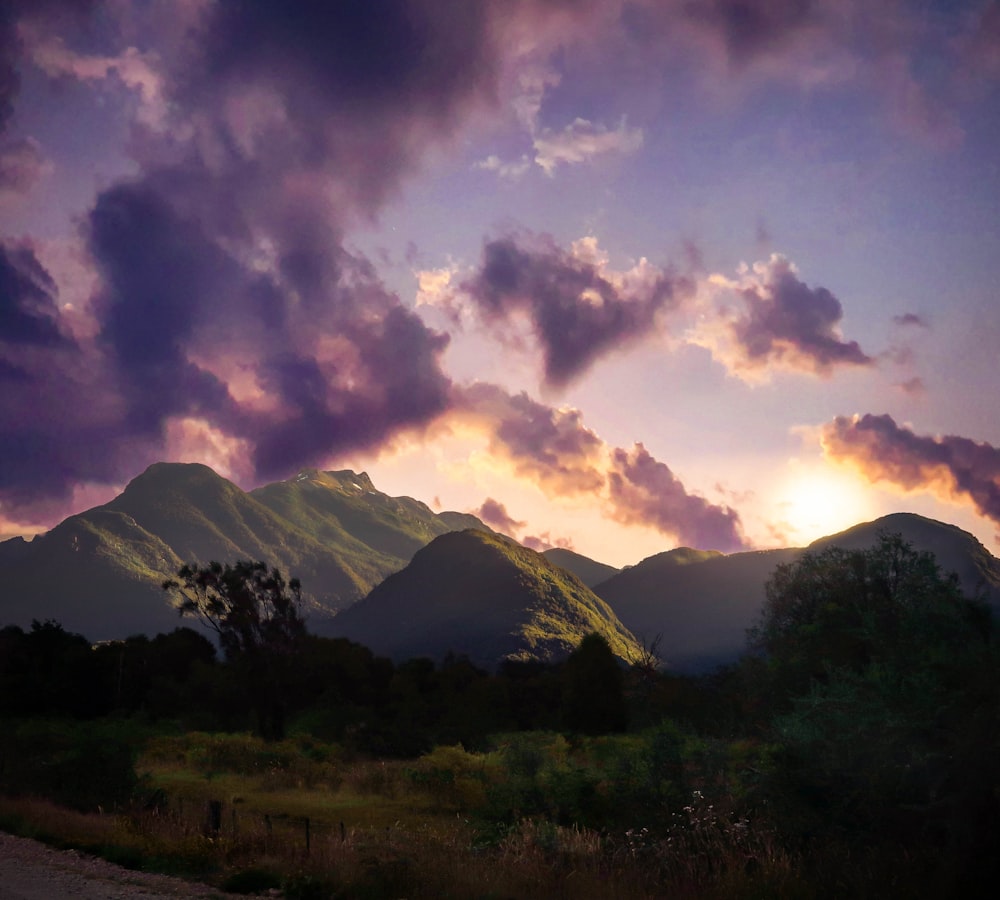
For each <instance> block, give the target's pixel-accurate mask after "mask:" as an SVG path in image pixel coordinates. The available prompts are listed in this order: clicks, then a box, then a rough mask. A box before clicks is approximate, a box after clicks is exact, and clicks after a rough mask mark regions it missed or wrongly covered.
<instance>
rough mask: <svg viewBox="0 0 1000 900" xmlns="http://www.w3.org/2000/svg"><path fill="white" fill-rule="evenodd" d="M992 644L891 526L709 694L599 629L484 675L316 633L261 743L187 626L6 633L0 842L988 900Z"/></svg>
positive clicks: (215, 863) (717, 892) (235, 691)
mask: <svg viewBox="0 0 1000 900" xmlns="http://www.w3.org/2000/svg"><path fill="white" fill-rule="evenodd" d="M993 634H994V626H993V624H992V622H991V619H990V617H989V614H988V613H987V612H986V611H985V610H984V609H983V608H982V607H981V606H980V605H978V604H977V603H975V602H972V601H969V600H967V599H966V598H964V597H962V596H961V594H960V593H959V591H958V589H957V586H956V584H955V582H954V580H953V579H950V578H947V577H945V576H943V575H942V574H941V573H940V572H939V571H938V570H937V567H936V566H935V564H934V561H933V559H931V558H930V557H928V556H927V555H925V554H918V553H915V552H914V551H913V550H912V549H911V548H909V547H908V546H907V545H905V544H903V543H902V542H901V541H899V540H898V539H894V538H891V537H886V538H884V539H883V541H882V543H881V544H880V545H879V546H878V547H877V548H875V549H874V550H872V551H864V552H852V553H846V552H842V551H836V550H835V551H828V552H826V553H824V554H820V555H818V556H807V557H806V558H805V559H804V560H802V561H801V562H799V563H796V564H795V565H792V566H787V567H782V568H780V569H779V570H778V571H777V572H776V573H775V576H774V578H772V580H771V582H770V584H769V587H768V602H767V606H766V608H765V611H764V615H763V617H762V620H761V624H760V627H759V628H758V629H757V630H756V631H755V632H754V633H753V634H752V635H751V644H750V649H751V650H752V651H753V652H751V653H749V654H748V655H747V657H746V658H745V659H744V660H743V661H742V662H741V664H740V665H739V666H736V667H734V668H732V669H730V670H727V671H721V672H717V673H715V674H714V675H712V676H710V677H706V678H702V679H682V678H677V677H671V676H669V675H665V674H663V673H662V672H660V671H658V670H657V667H656V664H655V663H656V660H655V653H653V652H650V653H649V654H647V655H646V657H644V658H642V659H637V660H636V661H635V664H634V665H633V666H632V668H631V669H630V670H629V671H627V672H623V671H622V670H621V669H620V668H618V667H617V666H616V665H615V664H614V662H613V657H612V655H611V653H610V650H609V648H608V647H607V645H606V644H604V643H603V642H602V641H601V639H600V638H596V637H591V638H588V639H586V640H585V641H584V642H583V643H582V644H581V646H580V647H579V648H578V650H577V651H576V652H575V653H574V654H573V655H572V656H571V657H570V659H569V660H567V661H566V663H564V664H562V665H560V666H543V665H531V664H527V663H520V664H511V665H508V666H505V667H502V668H501V670H500V671H499V672H497V673H493V674H489V673H485V672H481V671H479V670H477V669H476V668H475V667H472V666H470V665H469V664H468V663H466V662H464V661H463V660H460V659H452V660H449V661H447V662H446V663H445V664H442V665H434V664H433V663H431V662H430V661H427V660H414V661H411V662H409V663H405V664H402V665H400V666H394V665H392V664H391V663H389V662H388V661H387V660H378V659H376V658H374V657H372V656H371V654H369V653H367V651H365V650H364V648H361V647H358V646H357V645H351V644H349V643H348V642H323V641H320V640H319V639H312V638H308V637H304V638H303V641H304V643H303V645H302V648H301V649H300V651H299V654H298V655H297V657H296V663H297V664H296V666H295V667H294V668H293V669H292V670H291V671H288V672H285V675H284V676H283V677H287V678H288V679H289V681H288V682H287V684H286V688H287V687H288V686H292V687H294V688H295V690H292V691H290V692H289V694H288V697H287V698H286V699H287V702H288V708H287V714H288V728H287V731H288V734H289V736H288V737H286V738H285V739H283V740H273V739H272V740H269V741H265V740H264V739H263V738H262V737H255V736H252V735H251V734H249V733H248V729H251V728H253V726H254V724H255V723H256V722H257V719H256V716H255V714H254V704H253V702H252V698H250V697H246V696H244V695H243V693H241V688H242V689H245V688H246V686H247V684H248V683H249V682H247V680H246V679H242V680H240V679H235V678H234V677H233V675H234V672H238V667H236V666H234V661H233V660H226V661H219V660H217V659H215V655H214V650H213V649H212V647H211V645H207V647H208V649H207V650H206V647H205V645H204V644H203V643H201V639H200V638H198V636H197V635H195V634H194V633H193V632H185V631H183V630H180V631H178V632H176V633H174V634H173V635H166V636H159V637H157V638H155V639H153V640H152V641H149V640H146V639H138V638H136V639H131V640H130V641H128V642H124V643H121V644H115V645H108V646H105V647H98V648H96V649H91V648H90V647H89V645H87V644H86V642H85V641H83V639H78V637H77V636H73V635H67V634H65V633H64V632H62V630H61V629H59V628H58V627H57V626H55V625H54V624H52V623H48V624H39V625H37V626H36V627H35V628H34V629H33V630H32V631H30V632H28V633H24V632H20V630H19V629H5V630H4V631H3V632H0V651H2V655H0V661H3V665H2V667H0V668H2V672H0V674H2V677H3V679H4V682H3V685H2V686H3V687H4V690H3V691H2V692H0V698H2V700H0V702H2V703H3V704H4V708H3V713H4V715H5V718H6V723H5V725H6V727H5V728H4V730H3V731H2V736H0V790H2V791H3V793H4V794H5V796H4V798H3V799H2V801H0V827H3V828H6V829H8V830H12V831H16V832H18V833H21V834H25V835H28V836H34V837H41V838H43V839H46V840H49V841H51V842H53V843H56V844H60V845H64V846H75V847H82V848H85V849H88V850H90V851H92V852H98V853H101V854H102V855H105V856H107V857H108V858H110V859H113V860H115V861H118V862H121V863H124V864H126V865H130V866H134V867H141V868H150V869H157V870H160V871H168V872H171V873H174V874H184V875H188V876H190V877H196V878H200V879H203V880H207V881H210V882H211V883H214V884H217V885H219V886H220V887H223V888H226V889H228V890H238V891H243V892H248V893H249V892H255V891H263V890H266V889H269V888H273V887H281V888H283V889H284V892H285V895H286V896H288V897H403V896H406V897H454V898H486V897H494V898H501V897H502V898H508V897H509V898H514V897H574V898H576V897H584V898H585V897H615V898H633V897H635V898H641V897H682V898H683V897H691V898H733V897H736V898H739V897H746V898H751V897H755V898H756V897H760V898H765V897H767V898H772V897H773V898H803V897H804V898H813V897H815V898H827V897H830V898H832V897H851V898H854V897H872V898H876V897H878V898H882V897H942V896H949V897H976V896H993V895H994V893H995V889H996V883H997V877H998V875H1000V872H998V871H997V860H996V857H995V854H994V852H993V847H994V844H995V840H996V837H997V835H998V834H1000V753H998V750H1000V729H998V726H1000V680H998V678H997V676H998V675H1000V662H998V658H997V653H996V649H995V642H994V639H993ZM53 648H58V649H57V650H55V649H53ZM650 650H653V648H650ZM50 651H51V652H50ZM209 651H211V652H209ZM609 660H611V666H610V667H608V661H609ZM88 667H91V668H88ZM88 678H90V681H88ZM26 691H27V692H29V695H26V694H25V692H26ZM32 712H34V713H36V714H34V715H29V713H32ZM42 713H44V714H45V716H44V717H43V716H42V715H41V714H42ZM272 737H273V735H272Z"/></svg>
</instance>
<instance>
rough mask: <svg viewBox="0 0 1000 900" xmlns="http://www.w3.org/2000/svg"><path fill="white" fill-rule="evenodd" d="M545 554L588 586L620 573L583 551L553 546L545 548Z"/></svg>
mask: <svg viewBox="0 0 1000 900" xmlns="http://www.w3.org/2000/svg"><path fill="white" fill-rule="evenodd" d="M542 556H544V557H545V558H546V559H547V560H548V561H549V562H550V563H552V564H553V565H556V566H559V568H561V569H565V570H566V571H567V572H572V573H573V574H574V575H575V576H576V577H577V578H579V579H580V581H582V582H583V583H584V584H585V585H587V587H589V588H592V587H594V585H595V584H600V583H601V582H602V581H607V580H608V579H609V578H611V576H612V575H617V574H618V571H619V570H618V569H616V568H615V567H614V566H609V565H607V564H606V563H602V562H597V560H595V559H591V558H590V557H589V556H584V555H583V554H581V553H574V552H573V551H572V550H566V549H565V548H564V547H553V548H552V549H551V550H543V551H542Z"/></svg>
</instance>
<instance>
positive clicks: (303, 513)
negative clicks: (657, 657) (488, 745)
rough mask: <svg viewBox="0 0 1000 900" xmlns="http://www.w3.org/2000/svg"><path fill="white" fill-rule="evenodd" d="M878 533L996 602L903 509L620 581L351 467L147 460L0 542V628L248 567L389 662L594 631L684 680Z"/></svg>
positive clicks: (148, 615)
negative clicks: (238, 472) (222, 469)
mask: <svg viewBox="0 0 1000 900" xmlns="http://www.w3.org/2000/svg"><path fill="white" fill-rule="evenodd" d="M880 531H888V532H890V533H900V534H902V536H903V538H904V539H906V540H908V541H910V542H912V543H913V545H914V546H915V547H916V548H917V549H920V550H929V551H931V552H933V553H934V554H935V555H936V556H937V559H938V561H939V563H940V564H941V566H942V568H943V569H944V570H946V571H954V572H956V573H957V574H958V576H959V578H960V580H961V582H962V584H963V586H964V588H965V590H966V591H967V592H968V593H970V594H978V595H980V596H982V597H983V598H984V599H986V600H987V601H988V602H989V603H990V604H991V605H992V606H993V607H994V609H996V608H997V607H1000V560H998V559H997V558H996V557H994V556H993V555H992V554H990V553H989V552H988V551H987V550H986V549H985V547H983V545H982V544H981V543H980V542H979V541H978V540H976V539H975V538H974V537H973V536H972V535H970V534H968V533H967V532H964V531H962V530H960V529H958V528H956V527H954V526H952V525H947V524H944V523H941V522H936V521H933V520H930V519H926V518H923V517H921V516H917V515H913V514H909V513H898V514H894V515H891V516H886V517H884V518H882V519H879V520H876V521H875V522H870V523H864V524H860V525H858V526H856V527H854V528H852V529H849V530H848V531H845V532H842V533H840V534H837V535H831V536H829V537H826V538H822V539H821V540H819V541H816V542H815V543H814V544H812V545H811V546H810V548H788V549H778V550H765V551H756V552H748V553H735V554H731V555H728V556H726V555H722V554H720V553H716V552H712V551H700V550H692V549H690V548H678V549H674V550H668V551H666V552H664V553H660V554H656V555H654V556H652V557H649V558H648V559H644V560H642V561H640V562H638V563H637V564H636V565H634V566H630V567H627V568H625V569H624V570H621V571H619V570H618V569H616V568H614V567H612V566H608V565H606V564H604V563H601V562H599V561H596V560H592V559H588V558H587V557H585V556H582V555H580V554H577V553H574V552H572V551H569V550H565V549H554V550H549V551H546V552H545V553H544V554H539V553H536V552H535V551H533V550H529V549H527V548H525V547H522V546H521V545H519V544H517V543H516V542H514V541H512V540H511V539H509V538H506V537H503V536H501V535H497V534H496V533H494V532H492V531H491V530H490V529H489V528H488V527H487V526H486V525H485V524H484V523H483V522H481V521H480V520H479V519H477V518H476V517H475V516H472V515H468V514H464V513H458V512H444V513H435V512H433V511H432V510H431V509H430V507H428V506H427V505H426V504H424V503H422V502H420V501H418V500H414V499H412V498H409V497H390V496H388V495H386V494H384V493H382V492H380V491H378V490H377V489H376V487H375V485H373V484H372V482H371V480H370V479H369V478H368V476H367V475H365V474H363V473H361V474H358V473H354V472H350V471H339V472H322V471H317V470H308V471H305V472H302V473H300V474H298V475H297V476H295V477H294V478H292V479H289V480H288V481H282V482H276V483H274V484H269V485H266V486H264V487H261V488H258V489H256V490H254V491H249V492H245V491H243V490H241V489H240V488H238V487H237V486H236V485H234V484H233V483H231V482H229V481H227V480H226V479H224V478H222V477H221V476H219V475H217V474H216V473H215V472H213V471H212V470H211V469H209V468H208V467H206V466H203V465H198V464H179V463H158V464H156V465H154V466H151V467H150V468H149V469H148V470H147V471H146V472H144V473H143V474H141V475H139V476H138V477H137V478H135V479H134V480H133V481H132V482H130V483H129V485H128V486H127V487H126V489H125V490H124V491H123V492H122V493H121V494H120V495H119V496H118V497H116V498H115V499H114V500H112V501H111V502H110V503H107V504H105V505H103V506H99V507H95V508H94V509H91V510H88V511H86V512H84V513H80V514H79V515H75V516H71V517H70V518H68V519H66V520H65V521H63V522H62V523H60V524H59V525H58V526H56V527H55V528H53V529H52V530H51V531H49V532H48V533H46V534H44V535H40V536H39V537H36V538H35V539H34V540H32V541H24V540H22V539H20V538H15V539H13V540H8V541H5V542H2V543H0V625H5V624H16V625H20V626H22V627H26V626H27V625H29V624H30V622H31V621H32V620H33V619H38V620H46V619H55V620H57V621H59V622H61V623H62V624H63V626H64V627H65V628H66V629H67V630H71V631H75V632H79V633H82V634H84V635H86V636H87V637H89V638H90V639H91V640H108V639H115V638H122V637H126V636H128V635H130V634H137V633H146V634H155V633H158V632H163V631H170V630H172V629H173V628H175V627H177V626H178V625H180V624H183V623H182V622H181V621H180V620H179V618H178V614H177V612H176V611H175V610H174V609H173V608H172V607H171V606H170V601H169V597H168V596H167V595H166V594H165V593H164V592H163V590H162V588H161V584H162V582H163V580H164V579H166V578H169V577H171V576H173V575H174V574H175V573H176V571H177V569H178V568H179V567H180V566H181V565H182V564H183V563H185V562H202V563H204V562H208V561H209V560H212V559H217V560H221V561H234V560H236V559H261V560H264V561H266V562H267V563H268V564H270V565H273V566H277V567H278V568H279V569H281V570H282V571H283V572H284V573H285V574H286V575H289V576H295V577H298V578H299V579H301V581H302V584H303V589H304V590H303V594H304V602H305V605H306V609H305V612H306V614H307V616H308V622H309V627H310V629H311V630H312V631H314V632H315V633H317V634H321V635H335V636H345V637H349V638H351V639H352V640H356V641H358V642H359V643H364V644H366V645H367V646H370V647H371V648H372V649H373V650H375V651H376V652H377V653H380V654H384V655H388V656H392V657H393V658H396V659H402V658H407V657H411V656H418V655H426V656H430V657H437V658H440V657H443V656H444V655H445V654H447V653H449V652H453V653H456V654H462V655H467V656H469V657H470V659H472V660H473V661H475V662H477V663H479V664H482V665H485V666H491V665H495V664H496V663H497V662H498V661H500V660H501V659H504V658H516V659H526V658H539V659H547V660H551V659H558V658H562V657H564V656H565V655H566V654H567V653H568V652H569V650H570V649H572V647H573V646H574V645H575V644H576V643H577V642H578V641H579V639H580V637H582V636H583V634H585V633H587V632H588V631H599V632H601V633H602V634H603V635H604V636H605V637H606V638H607V639H608V641H609V643H610V644H611V646H612V648H613V649H614V651H615V653H616V654H617V655H618V656H619V657H620V658H622V659H624V660H628V659H630V658H633V657H634V656H635V655H636V654H637V653H638V652H640V646H641V645H642V644H645V645H646V646H649V645H650V644H651V643H652V642H653V641H654V640H658V647H659V651H660V653H661V655H662V659H663V661H664V663H665V665H666V666H667V667H668V668H670V669H673V670H676V671H680V672H698V671H704V670H706V669H709V668H711V667H714V666H716V665H718V664H720V663H726V662H731V661H732V660H734V659H735V658H736V657H737V656H738V655H739V654H740V652H741V651H742V649H743V647H744V639H745V632H746V629H747V628H748V627H750V626H752V625H753V624H754V622H755V621H756V618H757V615H758V613H759V611H760V608H761V605H762V603H763V600H764V585H765V583H766V581H767V579H768V578H769V577H770V575H771V573H772V572H773V571H774V569H775V567H776V566H778V565H780V564H782V563H788V562H792V561H794V560H795V559H797V558H798V556H799V555H800V554H801V553H803V552H804V550H805V549H815V550H817V551H819V550H822V549H824V548H825V547H827V546H830V545H833V544H837V545H839V546H843V547H845V548H856V547H862V546H870V545H871V544H872V543H874V541H875V540H876V538H877V536H878V534H879V532H880Z"/></svg>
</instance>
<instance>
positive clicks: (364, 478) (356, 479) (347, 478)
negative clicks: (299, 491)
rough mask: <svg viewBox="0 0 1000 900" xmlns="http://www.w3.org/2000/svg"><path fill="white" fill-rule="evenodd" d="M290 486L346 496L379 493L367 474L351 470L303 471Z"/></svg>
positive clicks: (291, 479) (290, 482) (289, 481)
mask: <svg viewBox="0 0 1000 900" xmlns="http://www.w3.org/2000/svg"><path fill="white" fill-rule="evenodd" d="M286 483H289V484H308V485H313V486H315V487H319V488H324V489H326V490H336V491H340V492H342V493H344V494H369V493H379V492H378V491H377V490H376V488H375V485H374V484H373V483H372V480H371V478H369V477H368V473H367V472H353V471H352V470H351V469H340V470H337V471H326V472H324V471H322V470H321V469H303V470H302V471H301V472H299V474H298V475H296V476H295V477H294V478H289V479H288V481H287V482H286Z"/></svg>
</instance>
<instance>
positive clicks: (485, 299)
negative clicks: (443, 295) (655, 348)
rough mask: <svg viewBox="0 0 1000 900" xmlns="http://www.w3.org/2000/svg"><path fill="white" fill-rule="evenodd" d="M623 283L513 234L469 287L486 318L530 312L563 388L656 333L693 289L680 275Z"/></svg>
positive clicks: (547, 364)
mask: <svg viewBox="0 0 1000 900" xmlns="http://www.w3.org/2000/svg"><path fill="white" fill-rule="evenodd" d="M635 282H636V283H633V284H631V285H625V286H616V285H615V284H613V283H612V282H611V281H610V280H609V279H608V278H607V277H605V276H604V275H603V274H602V273H601V271H600V270H599V268H598V266H597V265H596V264H595V263H593V262H590V261H588V260H585V259H580V258H578V257H576V256H574V255H572V254H570V253H567V252H566V251H565V250H563V249H561V248H560V247H558V246H557V245H556V244H555V242H554V241H553V240H552V239H551V238H549V237H547V236H541V237H534V236H530V235H524V236H520V237H515V236H508V237H504V238H500V239H497V240H493V241H489V242H487V243H486V245H485V246H484V248H483V260H482V264H481V265H480V268H479V270H478V271H477V272H476V273H475V275H474V276H473V277H472V278H470V279H468V280H467V281H466V282H465V283H464V284H463V285H462V290H463V291H464V292H465V293H466V294H467V295H468V296H469V297H470V298H471V299H472V300H473V301H474V302H475V304H476V306H477V308H478V309H479V310H480V312H481V313H482V314H483V316H484V317H485V318H486V319H487V321H498V320H507V319H508V318H509V317H510V316H511V315H512V314H513V313H515V312H523V313H526V314H527V315H528V317H529V318H530V321H531V325H532V328H533V330H534V333H535V336H536V337H537V339H538V341H539V343H540V344H541V348H542V353H543V356H544V373H545V381H546V382H547V383H548V384H549V385H553V386H556V387H561V386H564V385H565V384H567V383H568V382H569V381H571V380H572V379H574V378H576V377H578V376H579V375H581V374H583V373H584V372H585V371H586V370H587V369H588V368H589V367H590V366H591V365H592V364H593V363H594V361H595V360H597V359H598V358H600V357H601V356H603V355H605V354H607V353H609V352H611V351H613V350H616V349H620V348H622V347H624V346H626V345H627V344H628V343H629V342H630V341H635V340H637V339H639V338H641V337H643V336H644V335H646V334H648V333H649V332H650V331H652V330H653V329H654V327H655V325H656V320H657V316H658V315H659V314H660V313H661V312H662V311H664V310H666V309H670V308H672V307H674V306H676V305H677V304H678V303H679V302H680V300H681V299H682V298H683V297H684V296H686V295H687V294H688V293H689V292H690V286H689V285H688V284H687V283H686V282H685V281H683V280H682V279H678V278H676V277H674V276H673V275H670V274H666V273H656V274H655V275H654V276H653V277H652V278H648V279H635Z"/></svg>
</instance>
